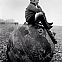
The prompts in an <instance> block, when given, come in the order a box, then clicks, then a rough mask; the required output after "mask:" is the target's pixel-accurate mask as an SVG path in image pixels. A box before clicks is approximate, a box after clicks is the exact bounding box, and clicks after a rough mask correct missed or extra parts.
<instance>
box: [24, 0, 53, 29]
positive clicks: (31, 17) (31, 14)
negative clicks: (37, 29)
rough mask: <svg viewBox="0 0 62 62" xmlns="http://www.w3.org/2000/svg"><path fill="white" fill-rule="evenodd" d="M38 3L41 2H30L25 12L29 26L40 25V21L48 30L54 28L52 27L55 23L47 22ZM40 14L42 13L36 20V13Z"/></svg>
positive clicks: (37, 0) (36, 0)
mask: <svg viewBox="0 0 62 62" xmlns="http://www.w3.org/2000/svg"><path fill="white" fill-rule="evenodd" d="M38 3H39V0H30V4H29V5H28V7H27V8H26V11H25V18H26V22H28V24H31V25H32V26H36V25H37V24H38V23H39V21H41V23H42V24H43V26H44V27H45V28H46V29H50V28H52V26H50V25H52V24H53V23H48V22H47V21H46V17H45V14H44V12H43V11H42V9H41V7H40V6H39V5H38ZM36 6H37V8H36ZM39 12H41V13H40V14H39V15H37V17H36V18H35V15H36V13H39Z"/></svg>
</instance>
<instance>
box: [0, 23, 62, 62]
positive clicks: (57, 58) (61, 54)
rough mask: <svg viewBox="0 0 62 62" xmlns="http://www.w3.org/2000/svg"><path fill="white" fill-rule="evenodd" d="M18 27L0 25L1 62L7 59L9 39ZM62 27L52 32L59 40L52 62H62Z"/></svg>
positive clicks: (53, 29) (57, 27)
mask: <svg viewBox="0 0 62 62" xmlns="http://www.w3.org/2000/svg"><path fill="white" fill-rule="evenodd" d="M16 27H17V25H15V24H10V23H7V24H0V60H2V59H5V58H6V55H5V52H6V50H7V48H6V47H7V43H8V38H9V35H10V34H11V32H12V31H13V30H14V29H16ZM61 28H62V27H61V26H54V27H53V28H52V31H54V32H55V33H56V36H55V38H56V39H57V41H58V43H57V44H56V45H55V52H56V54H55V55H54V57H53V59H52V62H62V42H61V41H62V29H61Z"/></svg>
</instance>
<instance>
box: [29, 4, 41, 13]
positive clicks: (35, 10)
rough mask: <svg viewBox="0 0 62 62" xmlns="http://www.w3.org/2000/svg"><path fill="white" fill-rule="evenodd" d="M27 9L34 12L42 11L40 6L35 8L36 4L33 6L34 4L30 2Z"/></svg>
mask: <svg viewBox="0 0 62 62" xmlns="http://www.w3.org/2000/svg"><path fill="white" fill-rule="evenodd" d="M28 9H29V10H31V11H34V12H36V13H38V12H42V9H41V8H36V6H34V5H32V4H30V5H29V6H28Z"/></svg>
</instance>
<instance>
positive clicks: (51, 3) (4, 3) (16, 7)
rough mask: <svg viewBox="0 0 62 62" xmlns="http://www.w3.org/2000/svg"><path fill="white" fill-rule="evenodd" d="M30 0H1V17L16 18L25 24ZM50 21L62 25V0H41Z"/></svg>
mask: <svg viewBox="0 0 62 62" xmlns="http://www.w3.org/2000/svg"><path fill="white" fill-rule="evenodd" d="M28 5H29V0H0V19H4V20H7V19H14V20H15V21H16V22H19V23H20V24H23V23H24V22H25V9H26V7H27V6H28ZM39 5H40V6H41V7H42V9H43V11H44V12H45V15H46V18H47V21H48V22H53V25H59V26H62V0H39Z"/></svg>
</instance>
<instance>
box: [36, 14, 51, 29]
mask: <svg viewBox="0 0 62 62" xmlns="http://www.w3.org/2000/svg"><path fill="white" fill-rule="evenodd" d="M35 21H36V23H39V21H41V23H42V24H43V26H44V27H45V28H47V29H50V28H52V26H50V25H49V24H48V22H47V21H46V18H44V16H43V15H42V13H38V15H36V17H35Z"/></svg>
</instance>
